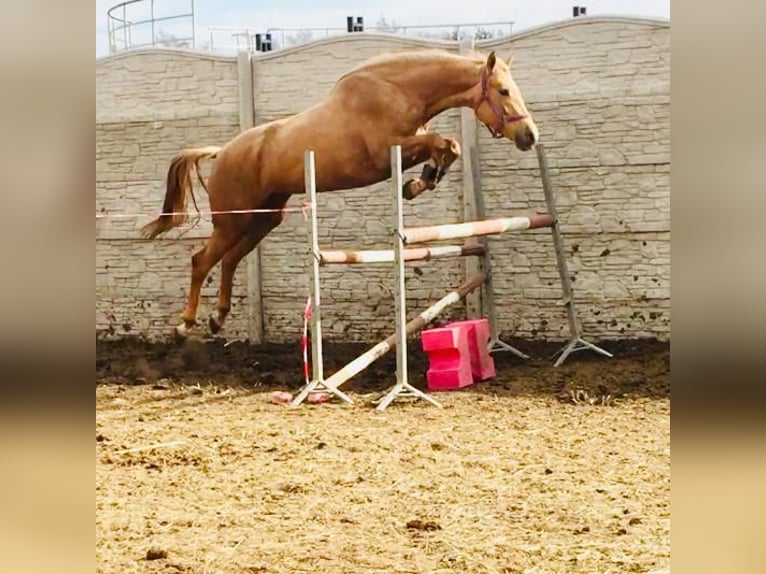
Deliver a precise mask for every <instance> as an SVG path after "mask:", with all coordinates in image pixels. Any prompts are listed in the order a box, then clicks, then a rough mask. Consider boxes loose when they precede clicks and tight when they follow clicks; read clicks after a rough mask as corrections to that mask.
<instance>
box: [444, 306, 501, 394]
mask: <svg viewBox="0 0 766 574" xmlns="http://www.w3.org/2000/svg"><path fill="white" fill-rule="evenodd" d="M452 326H468V327H469V333H468V350H469V353H470V356H471V372H472V374H473V378H474V380H476V381H486V380H487V379H491V378H493V377H494V376H495V374H496V371H495V360H494V359H493V358H492V355H490V354H489V339H490V330H489V321H488V320H487V319H485V318H480V319H468V320H465V321H455V322H453V323H450V324H449V325H446V327H447V328H449V327H452Z"/></svg>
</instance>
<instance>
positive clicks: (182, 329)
mask: <svg viewBox="0 0 766 574" xmlns="http://www.w3.org/2000/svg"><path fill="white" fill-rule="evenodd" d="M188 335H189V328H188V327H187V326H186V323H181V324H180V325H178V326H177V327H176V328H175V329H173V336H174V337H175V340H176V341H185V340H186V337H188Z"/></svg>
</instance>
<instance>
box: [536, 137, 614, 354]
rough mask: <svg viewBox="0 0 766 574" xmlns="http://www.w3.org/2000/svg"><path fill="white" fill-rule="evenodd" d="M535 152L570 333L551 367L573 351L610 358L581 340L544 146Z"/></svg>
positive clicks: (540, 146)
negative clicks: (590, 351)
mask: <svg viewBox="0 0 766 574" xmlns="http://www.w3.org/2000/svg"><path fill="white" fill-rule="evenodd" d="M535 150H536V152H537V161H538V163H539V165H540V176H541V179H542V182H543V192H544V193H545V203H546V204H547V206H548V213H550V214H551V215H552V216H553V225H552V226H551V233H552V234H553V246H554V249H555V250H556V266H557V267H558V271H559V277H560V278H561V289H562V292H563V295H564V299H563V304H564V306H565V307H566V310H567V320H568V321H569V332H570V340H569V342H568V343H567V344H566V345H564V347H562V348H561V350H559V351H558V352H556V354H554V355H553V356H554V357H555V356H556V355H559V354H560V356H559V358H558V359H557V360H556V362H555V363H554V364H553V366H555V367H558V366H559V365H561V364H562V363H563V362H564V361H565V360H566V358H567V357H568V356H569V355H571V354H572V353H574V352H575V351H581V350H583V349H590V350H592V351H595V352H597V353H600V354H602V355H604V356H607V357H612V356H613V355H612V354H611V353H610V352H608V351H605V350H604V349H602V348H601V347H598V346H596V345H594V344H593V343H590V342H588V341H586V340H585V339H583V338H582V332H581V327H580V322H579V321H578V319H577V314H576V313H575V308H574V297H573V290H572V279H571V278H570V276H569V266H568V265H567V259H566V252H565V251H564V240H563V238H562V236H561V231H560V229H559V214H558V210H557V209H556V199H555V196H554V194H553V186H552V185H551V176H550V172H549V171H548V161H547V159H546V157H545V146H544V145H543V144H542V143H538V144H537V145H536V146H535Z"/></svg>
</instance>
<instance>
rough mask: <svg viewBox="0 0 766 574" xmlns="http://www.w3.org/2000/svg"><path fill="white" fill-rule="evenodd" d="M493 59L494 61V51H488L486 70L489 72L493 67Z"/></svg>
mask: <svg viewBox="0 0 766 574" xmlns="http://www.w3.org/2000/svg"><path fill="white" fill-rule="evenodd" d="M495 61H496V58H495V52H494V50H493V51H492V52H490V53H489V57H488V58H487V71H488V72H491V71H492V70H494V69H495Z"/></svg>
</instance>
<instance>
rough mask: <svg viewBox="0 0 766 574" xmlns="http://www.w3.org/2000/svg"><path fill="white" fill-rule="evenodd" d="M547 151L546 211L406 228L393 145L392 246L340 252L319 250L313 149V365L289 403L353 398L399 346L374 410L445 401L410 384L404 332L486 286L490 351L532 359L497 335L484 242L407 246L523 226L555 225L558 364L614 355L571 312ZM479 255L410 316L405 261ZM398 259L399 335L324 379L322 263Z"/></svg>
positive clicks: (308, 159)
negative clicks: (353, 381) (564, 332)
mask: <svg viewBox="0 0 766 574" xmlns="http://www.w3.org/2000/svg"><path fill="white" fill-rule="evenodd" d="M544 154H545V152H544V148H543V146H542V144H538V145H537V156H538V161H539V164H540V170H541V174H542V181H543V191H544V193H545V201H546V204H547V207H548V212H547V213H538V212H534V213H530V214H527V215H517V216H513V217H504V218H497V219H481V220H479V221H471V222H466V223H457V224H447V225H435V226H427V227H413V228H409V229H407V228H405V226H404V215H403V213H404V209H403V198H402V193H401V190H402V179H403V177H402V169H401V168H402V163H401V147H400V146H392V147H391V187H392V191H393V197H394V222H393V223H394V232H393V241H394V245H393V249H392V250H370V251H341V250H321V249H320V248H319V245H318V242H317V210H316V206H317V199H316V175H315V164H314V152H313V151H307V152H306V153H305V161H304V171H305V182H306V193H307V195H308V201H309V204H310V206H311V209H310V213H311V224H310V227H309V252H310V256H311V285H312V304H313V313H312V318H311V350H312V359H313V365H312V371H313V376H312V378H311V381H310V382H309V383H308V384H307V385H305V386H304V388H303V389H302V390H301V391H300V392H299V393H298V395H296V397H295V399H294V400H293V402H292V406H297V405H299V404H301V403H302V402H303V401H304V400H306V398H307V397H308V396H309V395H310V394H311V393H317V392H329V393H332V394H334V395H335V396H337V397H339V398H340V399H342V400H343V401H346V402H348V403H351V402H352V400H351V398H350V397H349V396H348V395H347V394H346V393H344V392H342V391H341V390H340V388H339V387H340V386H341V385H343V384H344V383H345V382H346V381H348V380H349V379H350V378H352V377H354V376H355V375H357V374H359V373H360V372H362V371H363V370H364V369H366V368H367V367H368V366H370V365H371V364H372V363H373V362H375V361H376V360H378V359H379V358H380V357H382V356H383V355H385V354H386V353H388V352H389V351H390V350H391V349H392V348H394V347H396V365H397V368H396V384H395V385H394V386H393V387H392V388H391V389H390V390H389V391H388V392H387V393H386V394H385V395H384V396H383V397H382V399H381V400H380V402H379V404H378V406H377V410H383V409H385V408H386V407H388V405H390V404H391V402H393V400H394V399H395V398H397V397H399V396H412V397H415V398H419V399H423V400H426V401H428V402H429V403H431V404H433V405H435V406H441V405H440V403H439V402H438V401H436V400H435V399H434V398H433V397H431V396H429V395H427V394H426V393H424V392H422V391H420V390H419V389H417V388H415V387H413V386H412V385H411V384H410V383H409V378H408V369H407V337H408V336H409V335H413V334H415V333H416V332H418V331H420V330H421V329H423V328H424V327H425V326H426V325H428V323H430V322H431V321H433V320H434V319H435V318H436V317H437V316H438V315H440V314H441V313H442V312H444V310H445V309H446V308H447V307H449V306H450V305H453V304H455V303H457V302H458V301H460V300H461V299H463V298H464V297H465V296H466V295H468V294H469V293H471V292H473V291H474V290H476V289H478V288H479V287H481V286H483V287H484V293H483V297H482V301H481V303H482V308H483V309H484V310H485V314H486V316H487V317H488V320H489V324H490V330H491V339H490V343H489V345H488V347H489V351H490V352H493V351H498V350H507V351H511V352H513V353H515V354H516V355H518V356H520V357H523V358H529V357H527V355H525V354H524V353H522V352H521V351H519V350H518V349H515V348H513V347H511V346H510V345H508V344H507V343H504V342H502V341H500V340H499V339H498V336H497V326H496V316H495V308H494V297H493V290H492V272H491V261H490V258H489V251H488V247H487V245H486V243H485V244H481V243H470V244H465V245H462V246H460V245H447V246H431V247H422V246H420V247H406V245H411V244H417V243H427V242H431V241H439V240H445V239H459V238H470V237H483V236H487V235H494V234H499V233H504V232H507V231H522V230H526V229H537V228H542V227H550V228H551V232H552V234H553V242H554V247H555V250H556V264H557V268H558V271H559V275H560V278H561V283H562V291H563V295H564V305H565V306H566V309H567V317H568V324H569V329H570V333H571V339H570V341H569V343H568V344H567V345H566V346H565V347H564V348H563V349H562V350H561V351H559V352H558V353H556V354H557V355H558V354H559V353H560V357H559V358H558V360H557V361H556V362H555V364H554V366H559V365H561V364H562V363H563V362H564V360H565V359H566V358H567V356H568V355H570V354H571V353H573V352H575V351H578V350H581V349H591V350H593V351H596V352H598V353H600V354H602V355H605V356H608V357H611V356H612V355H611V354H610V353H608V352H607V351H605V350H603V349H601V348H599V347H597V346H596V345H594V344H592V343H589V342H587V341H585V340H584V339H583V338H582V334H581V330H580V324H579V322H578V320H577V316H576V314H575V311H574V305H573V294H572V285H571V280H570V278H569V270H568V268H567V263H566V257H565V255H564V246H563V240H562V238H561V234H560V231H559V227H558V215H557V210H556V204H555V200H554V195H553V191H552V187H551V184H550V176H549V174H548V168H547V164H546V162H545V155H544ZM477 191H478V192H477V213H478V214H479V215H480V216H483V215H484V202H483V197H482V194H481V193H480V187H479V189H478V190H477ZM470 256H478V257H480V258H481V271H480V272H479V273H478V274H476V275H474V276H472V277H471V278H469V279H468V280H466V281H465V282H464V283H463V284H462V285H460V286H459V287H458V288H457V289H455V290H454V291H452V292H450V293H448V294H447V295H445V296H444V297H443V298H442V299H440V300H439V301H437V302H436V303H435V304H433V305H432V306H431V307H429V308H428V309H426V310H425V311H423V312H422V313H421V314H420V315H418V316H417V317H415V318H414V319H412V320H410V321H409V322H407V295H406V293H407V292H406V287H405V275H404V264H405V262H407V261H428V260H430V259H440V258H447V257H470ZM391 262H393V263H394V269H395V277H396V288H395V289H394V295H395V302H396V317H395V323H396V330H395V333H394V334H392V335H390V336H389V337H388V338H386V339H384V340H383V341H381V342H380V343H378V344H376V345H374V346H373V347H371V348H370V349H368V350H367V351H366V352H364V353H362V354H361V355H360V356H359V357H357V358H356V359H354V360H353V361H351V362H350V363H348V364H347V365H346V366H344V367H343V368H341V369H340V370H338V371H337V372H336V373H335V374H333V375H331V376H330V377H328V378H327V379H325V378H324V371H323V363H322V327H321V298H320V286H319V285H320V283H319V271H320V267H321V266H323V265H328V264H365V263H391Z"/></svg>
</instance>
